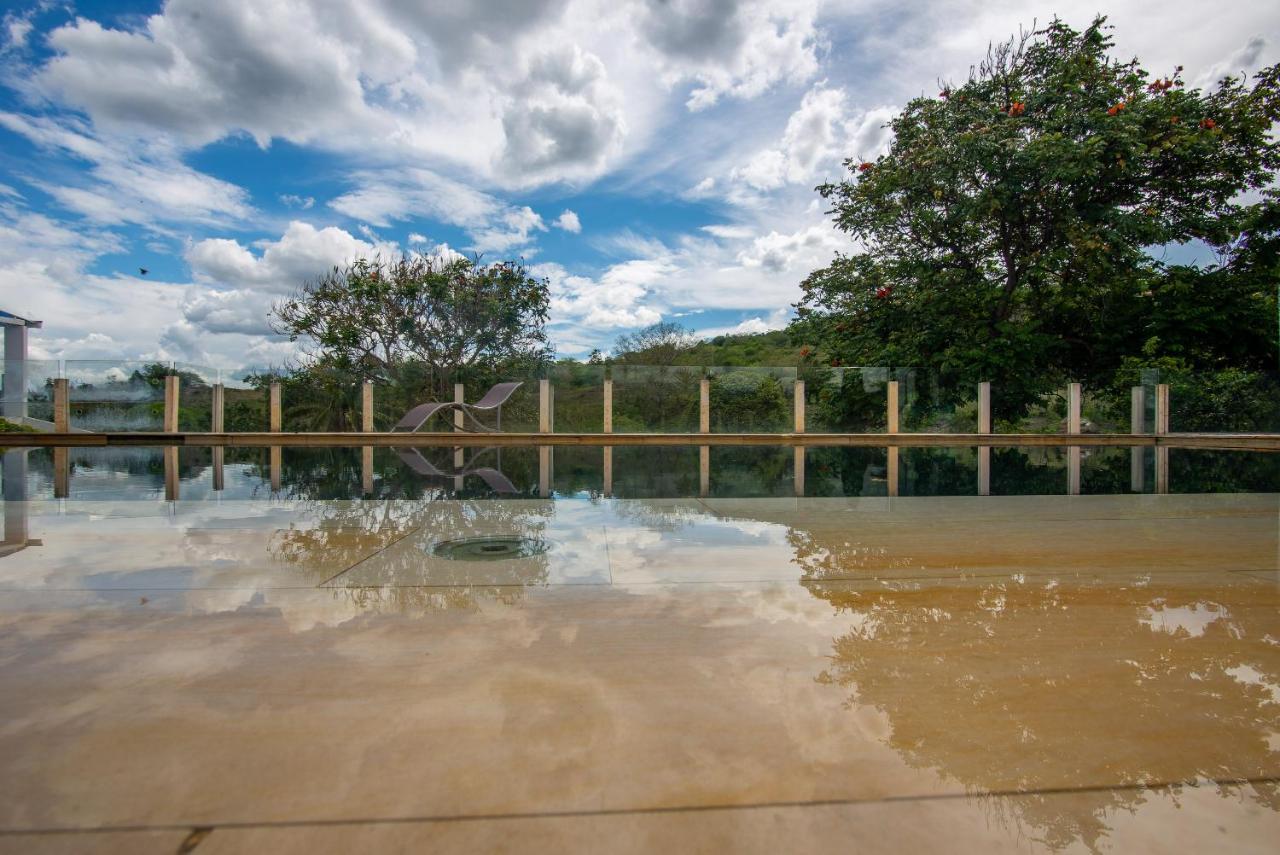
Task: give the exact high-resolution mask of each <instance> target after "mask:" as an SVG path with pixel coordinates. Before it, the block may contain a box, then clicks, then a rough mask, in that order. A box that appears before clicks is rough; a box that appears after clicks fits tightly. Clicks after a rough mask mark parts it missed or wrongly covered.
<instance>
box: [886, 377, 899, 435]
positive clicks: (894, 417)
mask: <svg viewBox="0 0 1280 855" xmlns="http://www.w3.org/2000/svg"><path fill="white" fill-rule="evenodd" d="M886 393H887V394H886V398H887V401H886V406H887V413H886V421H885V423H886V425H887V426H888V432H889V433H897V432H898V381H897V380H890V381H889V384H888V388H887V390H886Z"/></svg>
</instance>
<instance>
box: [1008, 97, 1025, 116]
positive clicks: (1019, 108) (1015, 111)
mask: <svg viewBox="0 0 1280 855" xmlns="http://www.w3.org/2000/svg"><path fill="white" fill-rule="evenodd" d="M1026 109H1027V105H1026V104H1024V103H1023V102H1021V101H1014V102H1013V103H1012V104H1010V105H1009V115H1010V116H1021V115H1022V114H1023V113H1024V112H1026Z"/></svg>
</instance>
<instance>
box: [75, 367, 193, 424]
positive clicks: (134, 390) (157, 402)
mask: <svg viewBox="0 0 1280 855" xmlns="http://www.w3.org/2000/svg"><path fill="white" fill-rule="evenodd" d="M64 371H65V376H66V378H67V387H68V395H69V397H70V406H71V427H72V428H73V429H81V430H90V431H158V430H163V429H164V384H165V378H166V377H167V376H169V375H170V374H171V373H173V364H172V363H170V362H157V361H117V360H67V361H66V363H65V367H64Z"/></svg>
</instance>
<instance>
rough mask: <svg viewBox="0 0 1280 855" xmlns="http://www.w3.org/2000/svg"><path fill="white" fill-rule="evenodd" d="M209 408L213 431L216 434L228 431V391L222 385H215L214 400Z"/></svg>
mask: <svg viewBox="0 0 1280 855" xmlns="http://www.w3.org/2000/svg"><path fill="white" fill-rule="evenodd" d="M209 408H210V411H211V413H210V414H211V418H210V422H211V423H212V424H211V429H212V430H213V432H214V433H222V432H223V431H224V430H226V423H227V421H226V419H227V389H226V387H225V386H223V385H222V384H221V383H214V384H213V398H212V401H211V402H210V405H209Z"/></svg>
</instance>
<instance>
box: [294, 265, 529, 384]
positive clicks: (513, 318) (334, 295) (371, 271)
mask: <svg viewBox="0 0 1280 855" xmlns="http://www.w3.org/2000/svg"><path fill="white" fill-rule="evenodd" d="M549 301H550V292H549V285H548V283H547V281H546V280H545V279H535V278H533V277H530V276H528V275H527V274H526V271H525V268H524V266H523V265H522V264H519V263H516V262H506V263H501V264H481V263H480V262H479V260H478V259H475V260H472V259H464V258H452V259H450V258H443V257H441V256H434V255H421V254H416V255H405V256H402V257H400V258H399V259H394V260H391V261H385V260H383V259H381V258H374V259H359V260H357V261H355V262H353V263H352V264H350V265H349V266H347V267H343V268H337V267H335V268H334V269H333V270H332V271H330V272H329V273H327V274H325V275H324V276H321V277H320V278H318V279H316V280H314V281H312V282H309V283H307V284H306V285H304V286H303V288H302V289H301V291H299V292H298V293H297V294H296V295H294V296H293V297H291V298H289V299H287V300H285V301H283V302H281V303H279V304H278V305H277V306H276V307H275V310H274V312H275V323H276V327H277V329H278V331H279V332H281V333H284V334H287V335H288V336H289V338H290V340H291V341H297V340H299V339H301V340H304V341H306V342H308V343H309V344H310V345H311V346H312V347H314V349H315V350H314V353H313V361H314V362H315V363H316V364H318V365H321V366H323V367H325V368H334V369H338V370H342V371H347V372H351V373H352V374H353V375H355V376H357V377H359V378H361V379H365V378H370V379H374V378H376V379H379V380H383V381H388V380H393V379H396V378H397V374H398V372H400V371H401V370H402V369H404V367H405V366H410V365H417V366H420V367H425V368H426V369H428V372H426V373H423V372H420V371H410V372H409V373H410V374H413V375H414V376H417V377H419V378H421V377H426V376H428V375H429V376H430V378H431V380H432V382H433V385H434V389H435V391H437V392H442V391H445V390H446V389H447V387H448V386H449V385H450V383H451V382H452V381H451V379H450V377H449V374H450V373H451V372H458V371H467V370H489V371H493V370H499V369H504V368H505V369H508V370H510V369H511V367H512V366H516V365H519V366H536V365H540V364H542V363H543V362H545V361H546V359H547V356H548V346H547V337H546V332H545V329H544V327H545V324H546V320H547V311H548V305H549ZM313 379H314V378H313Z"/></svg>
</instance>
